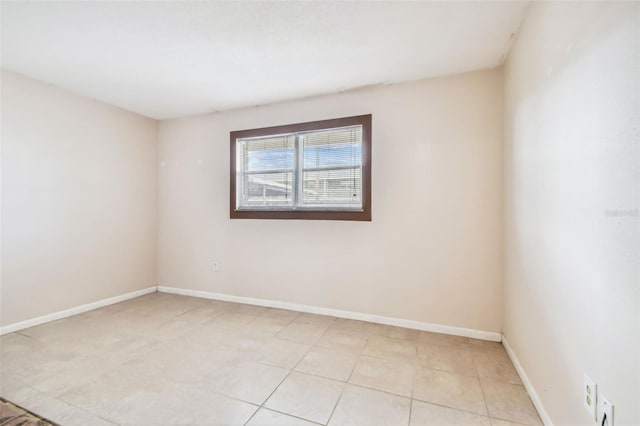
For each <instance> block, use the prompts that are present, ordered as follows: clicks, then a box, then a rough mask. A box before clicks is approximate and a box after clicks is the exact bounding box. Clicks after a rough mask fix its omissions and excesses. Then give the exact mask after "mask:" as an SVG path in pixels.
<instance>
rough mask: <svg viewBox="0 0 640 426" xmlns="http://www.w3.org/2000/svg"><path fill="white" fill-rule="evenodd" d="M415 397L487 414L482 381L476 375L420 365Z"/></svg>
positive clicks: (415, 381)
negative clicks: (481, 385) (449, 371)
mask: <svg viewBox="0 0 640 426" xmlns="http://www.w3.org/2000/svg"><path fill="white" fill-rule="evenodd" d="M413 398H414V399H419V400H421V401H424V402H431V403H434V404H439V405H445V406H447V407H451V408H457V409H460V410H464V411H470V412H473V413H477V414H481V415H483V416H486V415H487V407H486V405H485V403H484V397H483V395H482V389H481V387H480V382H479V381H478V379H477V378H475V377H469V376H462V375H460V374H453V373H448V372H445V371H438V370H431V369H428V368H422V367H419V368H418V369H417V371H416V375H415V377H414V382H413Z"/></svg>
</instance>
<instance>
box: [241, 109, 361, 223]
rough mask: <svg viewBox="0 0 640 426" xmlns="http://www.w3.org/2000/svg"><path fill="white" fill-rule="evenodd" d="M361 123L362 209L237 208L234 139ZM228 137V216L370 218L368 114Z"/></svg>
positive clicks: (254, 217)
mask: <svg viewBox="0 0 640 426" xmlns="http://www.w3.org/2000/svg"><path fill="white" fill-rule="evenodd" d="M356 125H361V126H362V210H307V209H305V210H296V209H281V210H276V209H274V210H264V209H260V210H248V209H242V210H239V209H237V206H236V203H237V194H236V161H237V160H236V145H237V140H238V139H242V138H251V137H258V136H269V135H279V134H285V133H295V132H306V131H312V130H323V129H332V128H339V127H347V126H356ZM230 139H231V162H230V165H231V168H230V169H231V174H230V182H231V188H230V189H231V192H230V218H231V219H311V220H355V221H371V114H367V115H358V116H353V117H343V118H335V119H330V120H320V121H311V122H307V123H297V124H289V125H284V126H274V127H265V128H261V129H251V130H240V131H233V132H231V134H230Z"/></svg>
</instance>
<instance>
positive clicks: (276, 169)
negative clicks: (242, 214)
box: [239, 135, 295, 207]
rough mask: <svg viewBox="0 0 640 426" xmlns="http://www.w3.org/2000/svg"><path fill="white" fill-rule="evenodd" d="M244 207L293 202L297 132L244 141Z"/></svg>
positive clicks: (242, 143)
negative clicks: (295, 133)
mask: <svg viewBox="0 0 640 426" xmlns="http://www.w3.org/2000/svg"><path fill="white" fill-rule="evenodd" d="M240 144H241V145H242V147H243V149H241V150H240V151H239V152H240V155H241V156H242V158H241V162H242V166H241V168H240V169H241V171H242V175H243V178H242V182H243V191H242V196H241V199H240V200H239V201H240V205H241V206H244V207H248V206H251V207H278V206H291V205H293V176H294V175H293V170H294V168H295V135H283V136H276V137H266V138H261V139H245V140H241V141H240Z"/></svg>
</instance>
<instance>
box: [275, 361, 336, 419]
mask: <svg viewBox="0 0 640 426" xmlns="http://www.w3.org/2000/svg"><path fill="white" fill-rule="evenodd" d="M343 386H344V384H343V383H340V382H337V381H335V380H330V379H325V378H323V377H317V376H311V375H308V374H303V373H298V372H295V371H294V372H292V373H291V374H290V375H289V377H287V378H286V379H285V381H284V382H282V384H281V385H280V386H279V387H278V389H276V391H275V392H274V393H273V395H271V397H270V398H269V399H268V400H267V402H266V403H265V407H267V408H271V409H273V410H276V411H280V412H283V413H287V414H291V415H294V416H296V417H302V418H303V419H306V420H311V421H314V422H317V423H322V424H326V422H327V421H328V420H329V416H330V415H331V413H332V412H333V409H334V407H335V405H336V402H337V401H338V398H339V397H340V394H341V393H342V388H343Z"/></svg>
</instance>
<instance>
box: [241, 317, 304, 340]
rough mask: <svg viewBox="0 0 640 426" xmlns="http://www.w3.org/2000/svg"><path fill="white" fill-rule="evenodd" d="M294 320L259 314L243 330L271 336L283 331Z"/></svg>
mask: <svg viewBox="0 0 640 426" xmlns="http://www.w3.org/2000/svg"><path fill="white" fill-rule="evenodd" d="M291 322H292V320H290V319H286V318H278V317H270V316H259V317H255V318H254V319H253V321H251V322H250V323H248V324H246V325H244V326H243V327H242V329H241V330H243V331H248V330H251V331H253V332H257V333H262V334H267V335H270V336H273V335H275V334H276V333H278V332H280V331H282V330H283V329H284V328H285V327H286V326H287V325H289V324H291Z"/></svg>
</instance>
